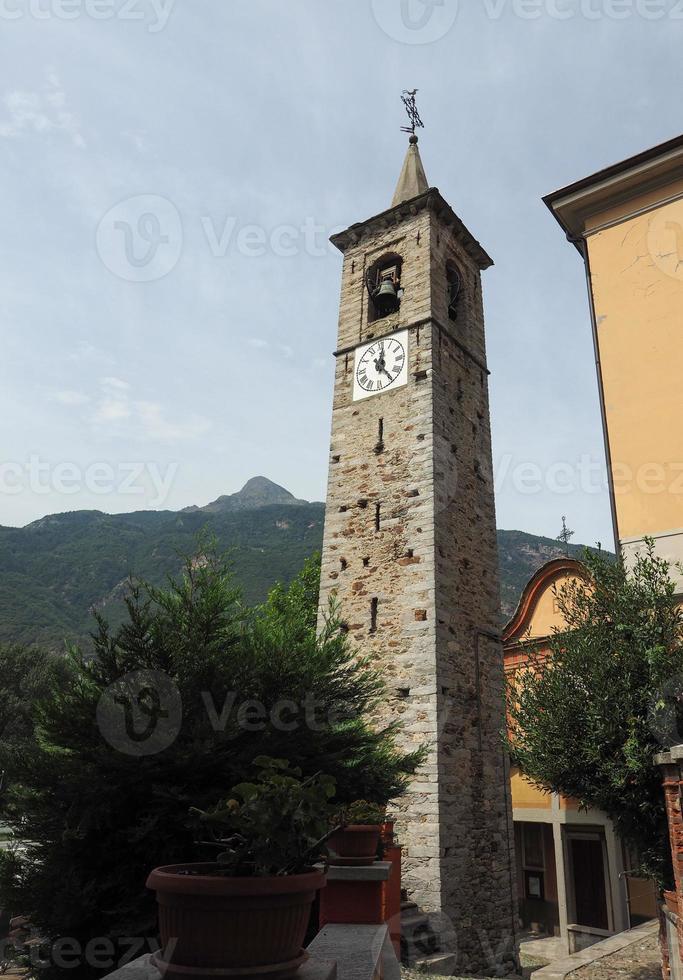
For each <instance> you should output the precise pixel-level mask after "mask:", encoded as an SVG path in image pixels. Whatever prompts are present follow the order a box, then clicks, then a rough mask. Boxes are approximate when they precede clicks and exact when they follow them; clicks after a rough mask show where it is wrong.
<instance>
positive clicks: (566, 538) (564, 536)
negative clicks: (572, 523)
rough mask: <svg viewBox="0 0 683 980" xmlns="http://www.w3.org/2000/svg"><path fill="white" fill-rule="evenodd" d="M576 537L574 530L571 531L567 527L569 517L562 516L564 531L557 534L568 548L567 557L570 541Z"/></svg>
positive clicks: (558, 538)
mask: <svg viewBox="0 0 683 980" xmlns="http://www.w3.org/2000/svg"><path fill="white" fill-rule="evenodd" d="M573 537H574V532H573V531H570V530H569V528H568V527H567V518H566V517H563V518H562V531H561V533H560V534H558V535H557V540H558V541H561V542H562V543H563V544H564V546H565V548H566V549H567V557H569V542H570V541H571V539H572V538H573Z"/></svg>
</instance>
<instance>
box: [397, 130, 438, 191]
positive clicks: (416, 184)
mask: <svg viewBox="0 0 683 980" xmlns="http://www.w3.org/2000/svg"><path fill="white" fill-rule="evenodd" d="M428 190H429V183H428V182H427V175H426V173H425V168H424V167H423V166H422V159H421V158H420V151H419V150H418V148H417V136H415V135H414V134H413V135H412V136H411V137H410V146H409V147H408V152H407V153H406V158H405V160H404V161H403V170H401V176H400V177H399V178H398V184H397V185H396V192H395V194H394V199H393V201H392V202H391V206H392V208H395V207H396V206H397V205H398V204H403V202H404V201H410V200H412V198H414V197H419V196H420V194H424V193H425V191H428Z"/></svg>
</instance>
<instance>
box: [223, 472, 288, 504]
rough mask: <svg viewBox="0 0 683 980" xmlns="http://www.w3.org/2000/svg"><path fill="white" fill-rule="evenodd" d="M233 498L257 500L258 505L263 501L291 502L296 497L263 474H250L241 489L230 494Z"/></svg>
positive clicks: (269, 502) (273, 502) (275, 502)
mask: <svg viewBox="0 0 683 980" xmlns="http://www.w3.org/2000/svg"><path fill="white" fill-rule="evenodd" d="M232 497H233V499H235V498H239V499H240V500H244V501H247V500H250V501H254V502H256V501H258V506H260V505H262V504H263V503H268V504H291V503H295V502H296V497H295V496H294V494H293V493H290V492H289V490H285V488H284V487H281V486H280V485H279V484H278V483H273V481H272V480H269V479H268V478H267V477H265V476H252V478H251V480H247V482H246V483H245V484H244V486H243V487H242V489H241V490H238V492H237V493H234V494H233V495H232Z"/></svg>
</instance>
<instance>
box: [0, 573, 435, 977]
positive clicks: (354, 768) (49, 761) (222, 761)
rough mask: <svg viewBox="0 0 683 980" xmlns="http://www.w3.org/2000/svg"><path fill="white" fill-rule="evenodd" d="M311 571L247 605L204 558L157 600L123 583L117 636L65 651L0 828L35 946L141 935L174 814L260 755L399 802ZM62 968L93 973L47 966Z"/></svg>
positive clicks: (0, 890) (181, 829) (102, 633)
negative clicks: (9, 838)
mask: <svg viewBox="0 0 683 980" xmlns="http://www.w3.org/2000/svg"><path fill="white" fill-rule="evenodd" d="M316 576H317V571H316V569H315V566H314V565H308V566H306V568H305V569H304V571H303V573H302V575H301V576H300V578H299V579H297V580H296V581H295V582H294V583H293V584H292V585H291V586H290V588H289V589H281V588H277V589H275V591H274V592H273V593H272V594H271V596H270V598H269V600H268V601H267V602H266V603H265V604H264V605H263V606H261V607H257V608H256V609H255V610H249V609H246V608H245V607H244V606H243V605H242V604H241V602H240V597H239V592H238V590H237V589H236V587H235V585H234V583H233V580H232V578H231V576H230V574H229V572H228V570H227V568H226V565H225V563H224V562H223V561H222V560H221V559H220V558H218V557H216V556H215V555H214V554H208V555H207V554H203V555H201V556H200V557H196V558H194V559H191V560H188V561H187V563H186V565H185V570H184V575H183V577H182V579H180V580H178V581H174V582H171V583H170V584H169V585H168V587H167V588H165V589H160V588H155V587H152V586H147V585H134V586H132V587H131V592H130V595H129V596H128V599H127V621H126V622H125V623H124V624H123V625H122V626H120V627H119V628H117V629H116V630H115V631H113V632H112V631H111V630H110V628H109V626H108V625H107V623H106V622H105V621H104V619H102V618H99V620H98V629H97V632H96V633H95V634H94V636H93V639H94V648H95V655H94V656H91V655H87V656H86V655H84V654H82V653H81V652H80V651H79V650H72V651H71V652H70V653H69V655H68V658H67V661H66V664H67V670H66V673H65V676H64V677H63V678H61V680H60V682H59V683H58V684H56V685H55V686H54V687H53V688H52V689H51V690H50V691H49V692H47V693H46V694H45V696H43V697H42V698H41V699H40V700H39V701H38V703H37V704H36V705H35V709H34V714H33V718H34V723H35V738H34V739H33V740H32V742H31V744H29V745H27V746H26V747H25V749H26V750H25V751H24V752H23V753H22V757H21V764H20V765H19V766H18V767H17V769H16V771H15V774H14V778H15V782H14V784H13V786H12V787H11V789H10V801H9V802H10V805H9V823H10V824H11V826H12V827H13V829H14V831H15V834H16V836H17V837H19V838H23V839H24V840H25V841H27V842H28V843H27V844H26V847H25V849H22V850H21V851H19V852H17V853H15V854H10V855H6V856H5V857H4V858H3V860H2V862H0V894H1V895H3V897H5V898H6V900H7V901H8V902H9V904H10V906H11V907H12V908H13V909H14V910H15V911H30V912H31V914H32V918H33V921H34V922H35V924H36V926H37V927H38V928H39V929H40V931H41V933H42V934H43V935H45V936H47V937H49V938H50V939H51V940H55V939H57V938H58V937H72V938H73V939H75V940H76V941H77V942H78V943H79V944H80V947H81V948H82V949H85V948H86V947H87V944H88V943H89V941H91V940H92V939H94V938H95V937H101V938H107V939H110V940H111V939H114V940H116V941H117V942H119V945H120V947H121V949H123V948H128V947H127V946H126V945H125V940H126V939H127V938H132V937H151V936H154V934H155V919H156V909H155V904H154V898H153V896H152V895H151V894H150V893H148V892H147V891H146V889H145V887H144V885H145V879H146V875H147V873H148V871H149V870H150V869H151V868H152V867H154V866H156V865H160V864H172V863H176V862H183V861H187V860H192V859H193V858H194V855H195V851H194V843H193V837H192V831H191V829H190V824H189V819H188V814H189V808H190V806H196V807H198V808H200V809H202V810H207V809H210V808H211V807H212V806H213V805H215V804H216V803H217V802H218V801H219V800H220V799H222V798H224V797H225V794H226V791H227V790H228V789H229V788H230V787H231V786H234V785H235V784H236V783H239V782H240V781H241V780H242V779H243V778H244V775H245V774H246V773H247V772H249V771H250V769H251V767H252V763H253V761H254V759H256V758H257V757H259V756H271V757H275V758H280V759H287V760H289V761H290V762H291V763H293V764H294V765H296V766H297V767H299V768H300V769H301V771H302V773H303V775H304V777H309V776H312V775H313V774H314V773H317V772H321V773H324V774H326V775H329V776H332V777H334V779H335V780H336V785H337V794H338V795H337V798H338V799H339V801H340V802H341V803H348V802H351V801H353V800H355V799H357V798H359V797H365V798H368V797H369V798H370V799H376V800H381V801H385V800H389V799H391V798H394V797H396V796H398V795H399V794H400V793H401V792H402V791H403V790H404V788H405V786H406V784H407V781H408V780H409V778H410V775H411V774H412V773H413V772H414V771H415V769H416V768H417V766H418V765H419V763H420V761H421V758H422V753H421V751H415V752H412V753H404V752H402V751H401V750H400V749H399V748H398V746H397V742H396V729H395V728H394V727H393V726H390V727H385V728H376V727H375V726H374V725H373V724H371V721H370V719H371V717H373V713H374V710H375V708H376V706H377V704H378V702H379V701H380V699H381V698H382V696H383V687H382V682H381V679H380V678H379V677H378V675H377V674H376V673H375V672H374V670H373V669H372V668H371V667H370V665H369V663H368V662H366V661H365V660H363V659H358V658H356V657H355V656H354V651H353V650H352V649H351V647H350V645H349V643H348V639H347V637H346V636H345V635H344V633H343V632H342V631H341V630H340V629H339V628H338V625H337V623H336V621H335V616H334V611H331V615H330V619H329V621H328V623H327V625H326V626H325V628H324V630H323V631H322V635H321V636H317V635H316V629H315V622H316V609H315V607H316V604H317V586H316V585H315V580H316ZM314 586H315V587H314ZM141 671H143V672H145V673H143V674H140V672H141ZM122 678H123V680H122ZM122 719H124V720H125V725H124V723H123V720H122ZM152 750H154V751H152ZM117 958H118V956H117ZM110 970H111V966H109V967H108V969H103V970H102V971H101V972H105V973H106V972H109V971H110ZM67 974H68V976H71V977H74V978H78V977H84V978H85V977H87V978H90V977H93V976H96V975H98V971H97V969H94V968H93V964H92V963H91V964H90V965H82V966H81V968H80V969H69V970H68V971H63V970H60V968H59V967H57V966H55V965H54V964H53V965H52V966H50V967H49V968H48V969H46V971H45V976H47V977H52V976H55V977H56V976H62V975H67Z"/></svg>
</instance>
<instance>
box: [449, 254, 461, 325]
mask: <svg viewBox="0 0 683 980" xmlns="http://www.w3.org/2000/svg"><path fill="white" fill-rule="evenodd" d="M446 284H447V295H446V300H447V302H448V317H449V319H450V320H457V319H458V310H459V307H460V296H461V293H462V277H461V275H460V272H459V271H458V268H457V266H456V265H455V263H454V262H449V263H448V264H447V265H446Z"/></svg>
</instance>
